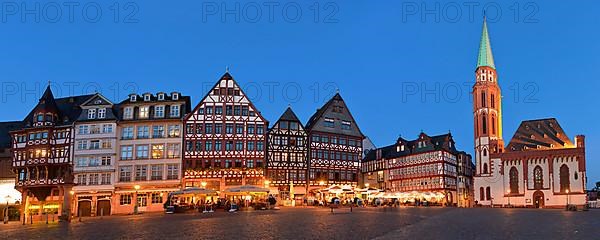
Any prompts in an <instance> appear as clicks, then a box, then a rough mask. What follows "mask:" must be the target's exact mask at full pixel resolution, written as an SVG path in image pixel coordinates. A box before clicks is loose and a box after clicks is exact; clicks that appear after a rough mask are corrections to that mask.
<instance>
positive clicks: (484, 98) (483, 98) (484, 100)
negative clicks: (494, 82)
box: [481, 92, 487, 107]
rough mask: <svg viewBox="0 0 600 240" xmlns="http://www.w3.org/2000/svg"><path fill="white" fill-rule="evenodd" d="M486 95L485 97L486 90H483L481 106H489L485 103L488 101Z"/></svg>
mask: <svg viewBox="0 0 600 240" xmlns="http://www.w3.org/2000/svg"><path fill="white" fill-rule="evenodd" d="M486 100H487V99H486V97H485V92H481V106H482V107H487V105H486V104H485V102H486Z"/></svg>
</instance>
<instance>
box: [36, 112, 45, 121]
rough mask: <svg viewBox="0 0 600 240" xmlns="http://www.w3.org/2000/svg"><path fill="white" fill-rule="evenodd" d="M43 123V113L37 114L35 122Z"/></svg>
mask: <svg viewBox="0 0 600 240" xmlns="http://www.w3.org/2000/svg"><path fill="white" fill-rule="evenodd" d="M43 121H44V114H43V113H40V114H38V115H37V119H36V122H43Z"/></svg>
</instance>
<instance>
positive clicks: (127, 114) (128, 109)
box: [123, 107, 133, 119]
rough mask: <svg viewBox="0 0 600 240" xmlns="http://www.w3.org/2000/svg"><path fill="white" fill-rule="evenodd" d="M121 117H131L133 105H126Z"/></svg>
mask: <svg viewBox="0 0 600 240" xmlns="http://www.w3.org/2000/svg"><path fill="white" fill-rule="evenodd" d="M123 118H124V119H132V118H133V107H126V108H124V110H123Z"/></svg>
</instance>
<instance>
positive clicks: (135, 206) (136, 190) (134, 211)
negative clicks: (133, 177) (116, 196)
mask: <svg viewBox="0 0 600 240" xmlns="http://www.w3.org/2000/svg"><path fill="white" fill-rule="evenodd" d="M133 188H135V205H133V214H138V196H137V195H138V190H140V185H135V186H133Z"/></svg>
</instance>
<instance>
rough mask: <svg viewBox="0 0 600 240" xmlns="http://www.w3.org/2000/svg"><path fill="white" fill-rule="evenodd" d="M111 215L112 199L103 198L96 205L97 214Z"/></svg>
mask: <svg viewBox="0 0 600 240" xmlns="http://www.w3.org/2000/svg"><path fill="white" fill-rule="evenodd" d="M108 215H110V200H108V199H102V200H98V204H97V205H96V216H108Z"/></svg>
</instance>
